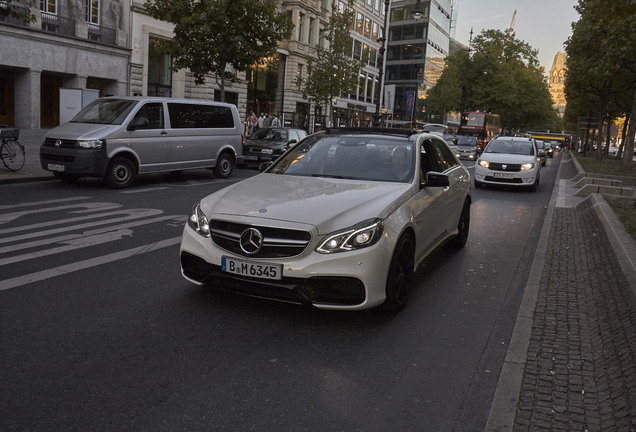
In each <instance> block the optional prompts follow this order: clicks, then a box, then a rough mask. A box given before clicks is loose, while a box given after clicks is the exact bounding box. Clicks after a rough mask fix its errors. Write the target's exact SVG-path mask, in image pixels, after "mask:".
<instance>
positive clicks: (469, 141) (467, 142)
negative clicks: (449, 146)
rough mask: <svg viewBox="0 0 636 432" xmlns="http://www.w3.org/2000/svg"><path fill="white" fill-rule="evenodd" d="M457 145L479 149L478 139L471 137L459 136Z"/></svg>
mask: <svg viewBox="0 0 636 432" xmlns="http://www.w3.org/2000/svg"><path fill="white" fill-rule="evenodd" d="M457 145H458V146H472V147H477V138H475V137H470V136H461V135H460V136H458V137H457Z"/></svg>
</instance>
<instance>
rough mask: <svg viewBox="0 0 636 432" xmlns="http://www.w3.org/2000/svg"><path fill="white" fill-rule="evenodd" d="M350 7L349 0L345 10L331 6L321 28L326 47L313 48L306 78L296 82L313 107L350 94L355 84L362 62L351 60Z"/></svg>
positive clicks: (327, 103)
mask: <svg viewBox="0 0 636 432" xmlns="http://www.w3.org/2000/svg"><path fill="white" fill-rule="evenodd" d="M352 5H353V0H349V3H348V8H346V9H344V10H339V9H338V8H337V7H336V5H335V3H334V4H332V7H331V8H332V11H331V17H330V18H329V22H328V23H327V27H326V28H325V42H326V44H327V47H324V46H320V47H317V48H316V55H315V56H313V57H310V58H308V59H307V76H306V77H300V78H299V80H298V84H299V85H300V86H301V88H302V91H303V95H304V96H305V97H308V98H309V101H310V102H313V103H315V104H316V105H317V106H323V107H328V106H329V105H330V104H331V103H332V101H333V99H334V98H335V97H336V96H339V95H341V94H347V93H354V92H355V89H356V87H357V85H358V82H359V76H360V70H361V69H362V67H363V62H362V61H358V60H354V59H353V58H352V52H351V34H350V29H351V22H352V20H353V9H352Z"/></svg>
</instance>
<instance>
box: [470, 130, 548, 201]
mask: <svg viewBox="0 0 636 432" xmlns="http://www.w3.org/2000/svg"><path fill="white" fill-rule="evenodd" d="M540 172H541V156H540V155H539V152H538V149H537V145H536V143H535V141H534V139H532V138H528V137H507V136H502V137H497V138H494V139H492V140H490V142H489V143H488V145H487V146H486V148H485V149H484V152H483V153H482V154H481V155H480V156H479V159H477V163H476V164H475V187H481V186H483V185H484V184H492V185H508V186H517V187H524V188H528V189H530V190H532V191H536V190H537V188H538V187H539V177H540Z"/></svg>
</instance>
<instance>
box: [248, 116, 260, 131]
mask: <svg viewBox="0 0 636 432" xmlns="http://www.w3.org/2000/svg"><path fill="white" fill-rule="evenodd" d="M247 124H248V126H249V134H250V135H252V134H253V133H254V130H255V129H256V126H258V119H257V118H256V114H255V113H254V111H251V112H250V116H249V117H248V118H247Z"/></svg>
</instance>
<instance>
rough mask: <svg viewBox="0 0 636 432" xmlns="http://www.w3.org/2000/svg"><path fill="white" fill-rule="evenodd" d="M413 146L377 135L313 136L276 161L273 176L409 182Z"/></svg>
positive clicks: (412, 162) (410, 143) (397, 139)
mask: <svg viewBox="0 0 636 432" xmlns="http://www.w3.org/2000/svg"><path fill="white" fill-rule="evenodd" d="M413 153H414V144H413V142H411V141H408V140H406V139H404V138H396V137H391V136H384V135H381V136H378V135H339V136H329V135H327V136H312V137H309V138H307V139H306V140H305V141H303V142H302V143H301V144H300V145H298V146H296V147H295V148H294V149H293V150H292V151H290V152H288V153H286V154H285V155H284V156H282V157H281V158H279V159H278V160H277V161H276V163H275V164H274V165H272V167H271V168H270V169H269V170H267V172H269V173H272V174H285V175H298V176H311V177H331V178H342V179H354V180H367V181H369V180H371V181H389V182H410V181H411V180H412V179H413V170H414V165H415V163H414V157H413Z"/></svg>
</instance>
